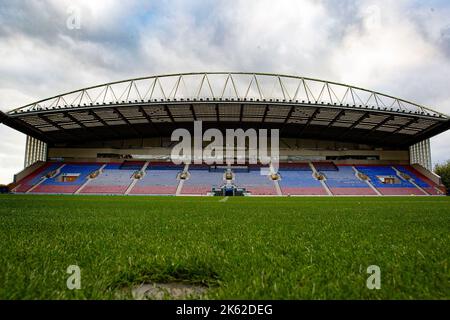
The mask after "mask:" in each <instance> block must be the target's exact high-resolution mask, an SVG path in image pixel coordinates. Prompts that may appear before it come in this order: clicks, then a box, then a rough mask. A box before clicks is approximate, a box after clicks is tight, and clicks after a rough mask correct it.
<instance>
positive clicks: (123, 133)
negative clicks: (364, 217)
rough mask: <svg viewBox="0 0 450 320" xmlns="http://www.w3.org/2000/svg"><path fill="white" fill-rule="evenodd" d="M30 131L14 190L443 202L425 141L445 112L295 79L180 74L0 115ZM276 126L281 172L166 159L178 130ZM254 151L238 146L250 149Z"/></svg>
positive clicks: (442, 123)
mask: <svg viewBox="0 0 450 320" xmlns="http://www.w3.org/2000/svg"><path fill="white" fill-rule="evenodd" d="M0 121H1V122H3V123H4V124H6V125H8V126H10V127H12V128H14V129H16V130H18V131H20V132H22V133H24V134H26V135H27V145H26V154H25V168H24V170H23V171H22V172H20V173H18V174H17V175H16V176H15V180H14V183H13V185H12V187H11V189H12V192H15V193H29V194H34V193H36V194H42V193H46V194H53V193H54V194H105V195H107V194H108V195H110V194H111V195H112V194H117V195H171V196H183V195H212V194H216V193H214V192H213V190H218V189H220V188H223V187H227V188H228V189H229V188H239V189H240V190H243V193H242V194H243V195H248V196H302V195H317V196H344V195H361V196H382V195H441V194H444V193H445V189H444V188H443V186H442V183H441V181H440V178H439V177H438V176H436V175H435V174H434V173H433V172H432V170H431V154H430V145H429V138H430V137H432V136H434V135H436V134H439V133H441V132H444V131H446V130H448V129H449V128H450V120H449V117H448V116H447V115H444V114H442V113H439V112H436V111H433V110H432V109H430V108H427V107H424V106H421V105H418V104H416V103H413V102H410V101H406V100H403V99H399V98H395V97H393V96H389V95H385V94H381V93H378V92H375V91H370V90H365V89H362V88H358V87H354V86H348V85H344V84H339V83H334V82H329V81H321V80H317V79H310V78H304V77H297V76H286V75H276V74H263V73H239V72H237V73H221V72H216V73H186V74H174V75H161V76H152V77H146V78H138V79H131V80H125V81H118V82H113V83H108V84H104V85H98V86H93V87H89V88H84V89H80V90H75V91H72V92H69V93H66V94H62V95H57V96H55V97H51V98H48V99H44V100H41V101H38V102H34V103H31V104H29V105H26V106H24V107H20V108H17V109H14V110H12V111H10V112H8V113H6V114H4V113H0ZM194 121H202V122H203V126H204V128H205V129H208V128H217V129H219V130H220V131H225V130H226V129H236V128H243V129H244V130H246V129H249V128H255V129H279V130H280V148H279V149H280V150H279V151H280V155H279V159H278V160H279V162H280V163H279V168H278V170H276V169H274V167H273V166H270V167H268V169H269V171H267V170H265V171H264V170H261V169H262V168H263V167H264V166H263V165H262V164H250V163H249V162H250V161H249V158H247V159H246V160H247V161H246V162H245V163H244V164H239V165H237V164H233V165H232V164H229V165H225V164H210V165H207V164H206V163H204V164H186V165H184V164H181V165H175V164H173V163H172V162H171V161H170V154H171V148H172V147H173V145H174V142H173V141H171V139H170V136H171V133H172V132H173V130H175V129H177V128H186V129H188V130H189V131H191V132H192V128H193V123H194ZM249 148H250V145H249V143H247V144H246V149H247V153H248V151H249Z"/></svg>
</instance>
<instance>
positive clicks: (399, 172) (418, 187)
mask: <svg viewBox="0 0 450 320" xmlns="http://www.w3.org/2000/svg"><path fill="white" fill-rule="evenodd" d="M391 168H392V169H393V170H394V171H395V173H396V174H397V177H399V179H402V180H404V181H408V182H409V183H411V184H412V185H413V186H415V187H416V188H417V189H419V190H420V191H421V192H422V193H423V194H424V195H427V196H429V195H430V194H429V193H428V192H426V191H425V190H424V189H423V188H421V187H420V186H419V185H418V184H417V183H416V182H415V181H414V179H413V178H412V177H411V179H408V180H405V179H404V178H403V177H402V176H401V174H402V173H404V172H401V171H399V170H398V169H397V168H396V167H394V166H392V167H391Z"/></svg>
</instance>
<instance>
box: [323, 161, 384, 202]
mask: <svg viewBox="0 0 450 320" xmlns="http://www.w3.org/2000/svg"><path fill="white" fill-rule="evenodd" d="M337 169H338V170H337V171H327V172H325V173H324V174H325V177H326V181H325V183H326V184H327V186H328V189H330V191H331V193H332V194H334V195H376V192H375V191H373V190H372V188H370V187H369V186H368V185H367V183H365V182H364V181H361V180H359V179H358V178H357V177H356V172H355V171H354V170H353V168H352V167H351V166H337Z"/></svg>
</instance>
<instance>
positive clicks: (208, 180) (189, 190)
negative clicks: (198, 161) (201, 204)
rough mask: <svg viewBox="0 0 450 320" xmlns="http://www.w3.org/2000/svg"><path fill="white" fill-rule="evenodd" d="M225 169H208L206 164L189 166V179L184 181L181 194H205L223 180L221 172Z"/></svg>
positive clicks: (218, 185)
mask: <svg viewBox="0 0 450 320" xmlns="http://www.w3.org/2000/svg"><path fill="white" fill-rule="evenodd" d="M224 172H225V170H213V171H210V170H209V167H208V166H203V165H191V166H189V173H190V175H189V179H187V180H186V181H184V184H183V189H182V192H181V193H182V194H192V195H206V194H207V193H208V192H210V191H211V189H212V188H213V187H220V186H222V185H223V184H224V183H225V182H224V181H223V174H224Z"/></svg>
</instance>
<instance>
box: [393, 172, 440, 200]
mask: <svg viewBox="0 0 450 320" xmlns="http://www.w3.org/2000/svg"><path fill="white" fill-rule="evenodd" d="M395 168H396V169H397V170H398V171H400V172H403V173H406V174H407V175H409V176H410V177H411V178H412V179H413V181H414V182H415V183H416V184H417V185H418V186H419V187H421V188H422V189H423V190H425V192H427V193H428V194H430V195H440V194H443V191H441V190H440V189H439V186H438V185H437V184H436V183H434V182H433V181H431V180H430V179H428V178H427V177H425V176H424V175H423V174H421V173H420V172H419V171H417V170H416V169H414V168H413V167H412V166H404V165H400V166H395ZM438 190H439V191H438Z"/></svg>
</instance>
